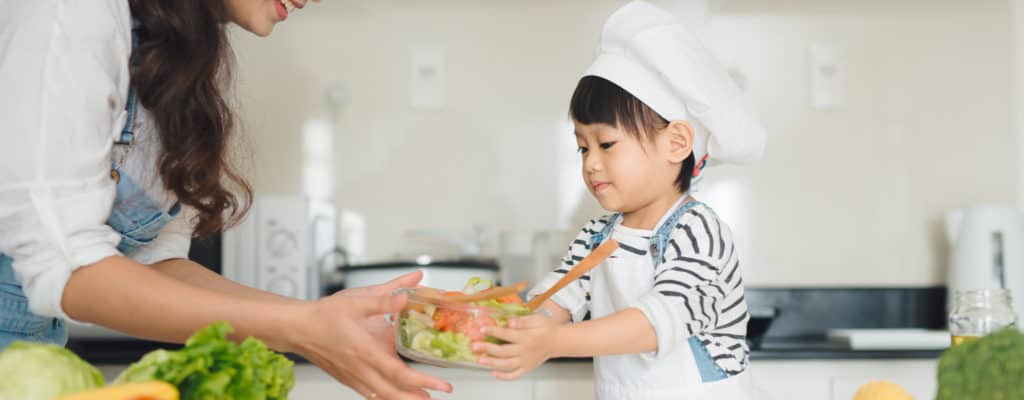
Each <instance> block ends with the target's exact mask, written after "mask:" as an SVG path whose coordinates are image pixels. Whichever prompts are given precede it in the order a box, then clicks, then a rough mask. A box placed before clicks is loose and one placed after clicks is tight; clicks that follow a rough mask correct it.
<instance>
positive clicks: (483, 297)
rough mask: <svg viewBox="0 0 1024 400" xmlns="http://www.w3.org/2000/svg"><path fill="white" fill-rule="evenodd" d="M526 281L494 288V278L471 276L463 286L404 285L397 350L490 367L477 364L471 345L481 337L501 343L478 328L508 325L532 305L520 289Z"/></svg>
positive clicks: (429, 360)
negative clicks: (448, 288)
mask: <svg viewBox="0 0 1024 400" xmlns="http://www.w3.org/2000/svg"><path fill="white" fill-rule="evenodd" d="M525 287H526V283H525V282H522V283H519V284H517V285H513V286H504V287H495V286H494V284H493V282H491V281H486V280H483V279H480V278H472V279H470V280H469V282H468V283H467V284H466V286H465V287H464V288H463V289H462V290H461V291H443V290H439V289H434V288H427V287H418V288H412V289H400V290H398V291H396V292H395V296H398V295H403V294H405V295H408V296H409V299H408V301H407V302H406V305H405V307H404V308H403V309H402V310H401V311H400V312H399V314H398V316H397V318H393V321H394V324H395V329H396V330H397V332H396V334H395V341H396V347H397V349H398V352H399V354H401V355H402V356H404V357H406V358H409V359H412V360H414V361H418V362H422V363H425V364H430V365H436V366H441V367H459V368H477V369H490V368H488V367H484V366H482V365H480V364H477V362H476V360H477V356H478V355H477V354H474V353H473V351H472V350H471V347H470V345H471V344H472V343H473V342H477V341H488V342H492V343H502V342H501V340H499V339H496V338H493V337H489V336H485V335H484V334H483V333H481V332H480V330H481V328H483V327H486V326H508V321H509V319H511V318H516V317H520V316H526V315H530V314H532V313H533V310H531V309H530V308H528V307H527V306H526V305H525V304H523V301H522V299H520V297H519V294H518V292H519V291H522V290H523V289H525Z"/></svg>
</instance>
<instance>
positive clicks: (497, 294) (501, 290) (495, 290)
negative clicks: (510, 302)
mask: <svg viewBox="0 0 1024 400" xmlns="http://www.w3.org/2000/svg"><path fill="white" fill-rule="evenodd" d="M523 290H526V281H522V282H519V283H517V284H515V285H508V286H498V287H492V288H490V289H487V290H481V291H479V292H476V293H473V294H459V295H454V296H444V297H443V299H444V300H445V301H451V302H456V303H472V302H477V301H485V300H490V299H497V298H501V297H505V296H508V295H510V294H515V293H519V292H522V291H523Z"/></svg>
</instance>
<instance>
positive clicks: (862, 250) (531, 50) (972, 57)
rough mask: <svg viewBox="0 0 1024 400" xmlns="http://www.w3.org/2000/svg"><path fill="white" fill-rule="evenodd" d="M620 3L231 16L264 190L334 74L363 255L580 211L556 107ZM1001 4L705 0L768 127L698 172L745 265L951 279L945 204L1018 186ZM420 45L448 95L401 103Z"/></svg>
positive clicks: (715, 30) (559, 223)
mask: <svg viewBox="0 0 1024 400" xmlns="http://www.w3.org/2000/svg"><path fill="white" fill-rule="evenodd" d="M1018 1H1019V0H1018ZM620 3H621V1H613V0H559V1H539V0H527V1H517V2H502V1H481V0H436V1H429V2H425V1H411V0H404V1H403V0H378V1H370V0H363V1H335V0H332V1H329V2H325V3H322V4H312V5H311V6H310V7H308V8H307V9H306V10H304V11H301V12H299V13H296V14H295V15H293V16H292V18H291V19H290V20H289V21H287V23H285V24H282V25H281V26H279V27H278V29H277V31H276V32H275V34H274V35H273V36H271V37H270V38H267V39H257V38H254V37H252V36H251V35H247V34H238V35H235V36H236V39H237V40H236V41H235V48H236V50H237V52H238V59H239V74H238V79H239V87H238V93H239V97H240V99H241V101H242V103H243V107H244V115H243V121H244V127H245V128H246V130H247V134H249V135H250V137H251V141H252V143H253V148H254V154H255V159H256V162H255V163H254V168H253V170H252V173H251V176H252V177H253V179H254V183H255V185H256V188H257V190H258V191H261V192H270V193H298V192H300V191H301V183H302V179H301V173H300V171H301V154H300V147H301V146H300V145H301V140H300V137H299V129H300V127H301V124H302V121H303V120H304V119H305V118H308V117H309V116H312V115H315V114H316V113H317V112H319V110H320V108H321V105H320V103H321V102H320V98H321V97H322V91H323V89H324V88H325V87H326V85H328V84H329V83H331V82H340V83H342V84H344V85H346V86H347V87H348V88H349V89H350V90H351V92H352V100H351V102H350V103H349V104H348V105H347V106H346V107H345V108H344V109H343V110H342V112H341V113H340V114H339V115H338V117H337V120H336V122H337V124H338V137H337V138H336V139H335V150H336V153H337V155H336V159H337V169H338V170H337V185H336V186H337V195H336V199H335V200H336V202H337V204H338V205H339V206H340V207H344V208H347V209H353V210H356V211H358V212H360V213H362V214H364V215H365V216H366V218H367V222H368V225H369V248H368V252H369V256H370V257H371V258H372V259H386V258H388V257H391V256H393V255H394V254H395V253H396V252H397V251H399V250H400V249H399V248H397V247H396V245H395V242H396V239H397V238H398V237H400V235H401V233H402V232H403V231H404V230H406V229H414V228H431V229H442V230H448V231H452V232H457V233H468V232H469V231H470V230H471V228H472V226H473V225H474V224H481V225H483V226H486V227H487V229H488V230H489V231H490V232H492V233H493V232H497V231H499V230H503V229H513V228H514V229H551V228H557V229H573V230H574V229H576V227H578V226H579V225H580V224H582V223H583V222H584V221H585V220H586V218H588V217H592V216H593V215H595V214H596V213H599V212H600V210H599V209H598V208H597V207H596V205H595V203H594V202H593V201H592V200H591V199H590V198H589V196H588V195H585V193H584V191H583V188H582V185H581V184H579V178H578V171H577V170H578V164H577V158H576V157H577V156H576V155H575V154H574V153H573V150H574V142H573V141H572V138H571V134H570V131H569V129H568V128H567V125H566V122H565V117H564V115H565V113H566V108H567V104H568V99H569V96H570V95H571V92H572V89H573V87H574V85H575V82H576V79H577V78H578V74H579V73H580V71H582V70H583V69H584V68H585V67H586V65H587V63H588V61H589V60H590V58H591V57H592V49H593V48H594V47H595V46H596V43H597V38H598V33H599V30H600V25H601V23H602V20H603V18H604V17H605V16H607V15H608V14H609V13H610V12H611V11H612V10H614V8H615V7H616V6H617V5H618V4H620ZM1012 10H1013V7H1012V5H1011V4H1010V3H1009V2H1007V1H983V2H959V1H953V0H943V1H925V0H909V1H902V2H899V4H898V5H889V2H883V1H880V0H872V1H868V2H850V1H839V0H829V1H813V0H787V1H772V2H763V1H757V0H721V1H717V0H713V1H712V7H711V14H712V19H711V21H710V23H709V24H708V25H707V27H706V30H707V35H708V37H709V46H710V47H711V48H712V49H713V50H714V51H715V52H716V53H717V54H719V55H720V58H721V59H722V60H723V62H724V63H725V64H726V65H727V66H729V67H730V68H731V69H733V70H734V71H735V72H737V73H738V75H739V76H742V78H743V80H744V82H745V83H746V86H747V88H748V92H749V94H750V95H751V96H752V99H753V100H754V102H755V104H756V106H757V107H758V109H759V111H760V113H761V115H762V118H763V121H764V123H765V125H766V127H767V128H768V131H769V143H768V148H767V153H766V157H765V159H764V160H763V161H762V162H760V163H758V164H756V165H755V166H754V167H752V168H723V169H720V170H718V171H712V174H711V175H710V176H709V179H708V184H707V185H705V187H704V188H703V190H702V193H701V194H700V196H701V197H703V198H704V199H706V200H708V201H709V202H710V203H711V205H712V206H715V207H717V208H719V210H720V212H721V214H722V215H723V217H724V218H726V219H727V220H728V221H729V222H730V223H731V224H732V225H733V226H734V228H735V230H736V231H737V233H738V234H739V235H740V236H741V237H742V238H743V239H744V240H743V241H742V242H741V245H742V249H743V251H744V256H745V263H746V265H747V271H746V273H747V275H748V282H749V283H748V284H749V285H759V286H793V285H862V284H863V285H929V284H937V283H941V282H942V281H943V279H944V268H945V267H944V263H945V258H944V256H943V254H944V252H945V244H944V243H943V241H942V237H941V235H940V230H941V226H940V220H941V213H942V212H943V211H944V210H946V209H947V208H949V207H956V206H963V205H967V204H971V203H974V202H983V201H984V202H993V201H994V202H1012V201H1015V198H1016V197H1017V196H1018V189H1017V188H1018V186H1020V187H1022V188H1024V183H1020V182H1021V181H1020V180H1022V179H1024V177H1022V176H1020V175H1024V174H1018V173H1017V172H1016V171H1017V169H1018V168H1019V166H1018V164H1017V162H1018V161H1017V155H1016V153H1017V147H1016V145H1014V143H1015V138H1016V134H1015V132H1014V121H1015V119H1014V118H1015V113H1014V110H1013V106H1012V104H1013V99H1014V93H1015V92H1014V86H1013V85H1012V84H1010V83H1009V82H1011V81H1012V80H1013V79H1014V78H1015V74H1014V71H1013V68H1012V64H1013V62H1014V60H1015V58H1014V55H1013V54H1014V53H1013V49H1014V36H1013V35H1014V30H1013V29H1012V23H1013V18H1012V16H1013V13H1012V12H1011V11H1012ZM812 44H829V45H832V46H835V47H836V48H837V49H839V50H840V56H841V59H842V65H841V68H842V72H843V74H844V75H843V76H844V80H845V86H844V89H845V92H846V98H845V104H844V105H843V106H842V107H841V108H839V109H836V110H833V111H827V112H825V111H817V110H814V109H812V107H811V102H810V97H809V96H810V93H809V92H810V87H809V82H810V75H809V74H810V73H809V68H810V67H809V47H810V46H811V45H812ZM415 46H441V47H443V48H445V51H446V54H447V60H446V61H447V69H448V87H447V91H448V106H447V108H445V109H443V110H439V111H422V110H413V109H412V108H411V106H410V100H409V97H410V93H409V86H410V85H409V81H410V66H409V63H410V51H411V48H413V47H415ZM1022 91H1024V90H1022ZM1021 197H1022V198H1024V192H1022V194H1021ZM1022 202H1024V200H1022ZM494 237H495V236H494V235H492V236H491V238H492V239H493V238H494ZM494 247H495V245H494V241H493V240H492V241H491V246H490V251H493V250H494Z"/></svg>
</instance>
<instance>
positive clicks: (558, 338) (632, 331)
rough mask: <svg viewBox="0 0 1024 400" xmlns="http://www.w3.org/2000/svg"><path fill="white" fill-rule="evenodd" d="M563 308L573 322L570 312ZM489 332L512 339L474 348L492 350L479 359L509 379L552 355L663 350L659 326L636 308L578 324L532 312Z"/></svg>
mask: <svg viewBox="0 0 1024 400" xmlns="http://www.w3.org/2000/svg"><path fill="white" fill-rule="evenodd" d="M546 305H547V304H545V306H546ZM555 307H557V305H556V306H555ZM561 311H562V313H563V316H562V317H563V318H566V320H565V321H567V320H568V318H567V317H568V312H566V311H565V310H561ZM483 333H484V334H485V335H490V336H494V337H496V338H498V339H502V340H504V341H506V342H508V344H505V345H500V346H499V345H496V344H493V343H486V342H479V343H474V344H473V351H475V352H483V353H485V354H486V356H483V357H480V359H479V360H478V361H479V362H480V364H482V365H486V366H490V367H494V368H495V370H496V371H495V372H494V376H495V377H497V378H498V379H504V380H513V379H518V378H519V377H521V376H523V375H525V374H526V373H527V372H529V371H530V370H532V369H534V368H536V367H537V366H539V365H541V364H543V363H544V362H545V361H547V360H548V359H549V358H555V357H590V356H604V355H614V354H629V353H646V352H651V351H654V350H656V349H657V348H658V337H657V335H656V334H655V331H654V328H653V327H652V326H651V323H650V322H649V321H648V319H647V317H646V316H644V314H643V313H642V312H640V310H637V309H635V308H628V309H625V310H622V311H619V312H617V313H614V314H611V315H609V316H606V317H604V318H599V319H596V320H590V321H583V322H579V323H575V324H566V323H565V322H562V321H557V320H555V319H549V318H547V317H545V316H541V315H532V316H529V317H524V318H518V319H514V320H512V321H509V327H508V328H501V327H487V328H484V330H483Z"/></svg>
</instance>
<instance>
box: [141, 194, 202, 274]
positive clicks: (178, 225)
mask: <svg viewBox="0 0 1024 400" xmlns="http://www.w3.org/2000/svg"><path fill="white" fill-rule="evenodd" d="M181 207H182V208H181V212H180V213H179V214H178V215H177V216H175V217H174V219H172V220H171V222H169V223H167V226H165V227H164V229H162V230H160V234H159V235H157V236H156V238H155V239H153V242H152V243H150V244H149V245H148V246H142V247H140V248H139V250H138V251H137V252H135V254H132V259H134V260H135V261H138V262H140V263H142V264H147V265H149V264H155V263H158V262H161V261H167V260H173V259H175V258H188V250H189V248H190V247H191V246H192V231H193V226H192V222H191V221H192V218H193V217H194V216H195V209H193V208H191V207H187V206H184V205H182V206H181Z"/></svg>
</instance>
